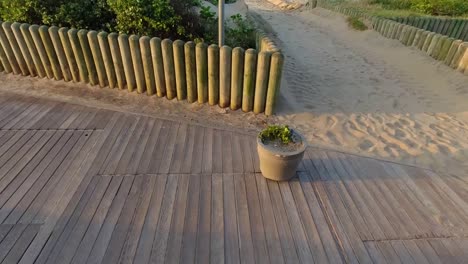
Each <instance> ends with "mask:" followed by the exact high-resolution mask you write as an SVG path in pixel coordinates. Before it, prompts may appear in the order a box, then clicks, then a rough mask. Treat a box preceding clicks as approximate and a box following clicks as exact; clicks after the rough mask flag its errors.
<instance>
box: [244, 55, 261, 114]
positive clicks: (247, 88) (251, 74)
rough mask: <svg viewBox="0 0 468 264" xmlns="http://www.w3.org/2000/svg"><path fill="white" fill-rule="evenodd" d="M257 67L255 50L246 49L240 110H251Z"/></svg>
mask: <svg viewBox="0 0 468 264" xmlns="http://www.w3.org/2000/svg"><path fill="white" fill-rule="evenodd" d="M256 69H257V51H256V50H254V49H248V50H246V51H245V61H244V85H243V86H244V87H243V91H242V111H244V112H250V111H252V110H253V102H254V93H255V75H256Z"/></svg>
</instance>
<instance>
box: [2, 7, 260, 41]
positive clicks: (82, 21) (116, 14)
mask: <svg viewBox="0 0 468 264" xmlns="http://www.w3.org/2000/svg"><path fill="white" fill-rule="evenodd" d="M196 6H198V7H200V8H201V11H200V14H199V13H198V12H197V10H196V9H195V8H194V7H196ZM0 19H1V20H3V21H17V22H24V23H29V24H39V25H48V26H51V25H55V26H60V27H73V28H79V29H93V30H105V31H118V32H120V33H126V34H136V35H147V36H157V37H161V38H171V39H182V40H193V39H196V40H199V41H205V42H207V43H213V42H216V40H217V30H218V19H217V17H216V14H215V13H214V12H211V11H210V9H209V8H208V7H203V5H202V2H201V1H200V0H0ZM227 25H229V26H226V44H227V45H231V46H241V47H243V48H253V47H255V40H254V28H253V26H252V24H251V23H250V22H249V21H247V20H246V19H243V18H242V17H241V16H240V15H236V16H233V17H231V18H230V21H228V23H227Z"/></svg>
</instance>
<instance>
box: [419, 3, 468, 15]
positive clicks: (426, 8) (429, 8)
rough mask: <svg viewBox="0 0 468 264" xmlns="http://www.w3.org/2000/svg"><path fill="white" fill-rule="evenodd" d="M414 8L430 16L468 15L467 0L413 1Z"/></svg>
mask: <svg viewBox="0 0 468 264" xmlns="http://www.w3.org/2000/svg"><path fill="white" fill-rule="evenodd" d="M412 8H413V9H414V10H416V11H419V12H423V13H425V14H429V15H438V16H460V15H464V14H468V1H466V0H413V2H412Z"/></svg>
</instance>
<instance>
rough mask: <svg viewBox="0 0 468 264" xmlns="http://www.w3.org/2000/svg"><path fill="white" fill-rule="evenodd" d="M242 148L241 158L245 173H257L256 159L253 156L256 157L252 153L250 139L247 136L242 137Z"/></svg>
mask: <svg viewBox="0 0 468 264" xmlns="http://www.w3.org/2000/svg"><path fill="white" fill-rule="evenodd" d="M239 140H240V142H239V144H240V148H241V152H242V154H241V157H242V165H243V168H242V169H243V171H244V172H255V167H254V164H253V163H254V158H253V156H254V155H256V154H254V153H253V152H252V149H251V147H250V144H249V142H250V139H249V138H248V137H247V136H240V139H239Z"/></svg>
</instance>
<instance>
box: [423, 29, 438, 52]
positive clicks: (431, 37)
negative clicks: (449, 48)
mask: <svg viewBox="0 0 468 264" xmlns="http://www.w3.org/2000/svg"><path fill="white" fill-rule="evenodd" d="M435 35H436V34H435V33H434V32H429V34H427V38H426V41H424V45H423V48H422V50H423V51H424V52H427V49H428V48H429V46H430V45H431V42H432V39H433V38H434V36H435Z"/></svg>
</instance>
